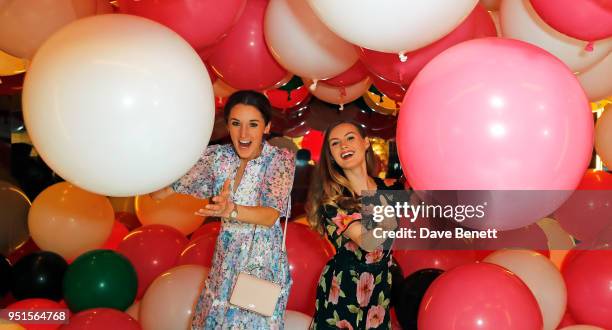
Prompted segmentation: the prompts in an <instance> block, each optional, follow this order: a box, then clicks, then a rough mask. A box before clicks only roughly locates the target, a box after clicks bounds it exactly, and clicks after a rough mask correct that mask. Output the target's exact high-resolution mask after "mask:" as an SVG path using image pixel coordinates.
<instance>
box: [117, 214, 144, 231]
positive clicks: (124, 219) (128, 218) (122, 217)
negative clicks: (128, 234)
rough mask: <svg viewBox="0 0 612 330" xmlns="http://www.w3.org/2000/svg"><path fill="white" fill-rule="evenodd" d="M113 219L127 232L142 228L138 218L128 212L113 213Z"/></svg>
mask: <svg viewBox="0 0 612 330" xmlns="http://www.w3.org/2000/svg"><path fill="white" fill-rule="evenodd" d="M115 219H116V220H117V221H119V222H121V223H122V224H123V225H125V228H127V229H128V230H134V229H136V228H138V227H140V226H142V224H141V223H140V220H138V217H137V216H136V215H135V214H133V213H130V212H115Z"/></svg>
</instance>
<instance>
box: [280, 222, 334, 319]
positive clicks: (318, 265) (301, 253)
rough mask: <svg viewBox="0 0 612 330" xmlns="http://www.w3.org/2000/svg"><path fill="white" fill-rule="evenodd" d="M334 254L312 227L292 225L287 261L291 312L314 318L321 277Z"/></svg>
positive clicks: (288, 232)
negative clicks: (322, 271)
mask: <svg viewBox="0 0 612 330" xmlns="http://www.w3.org/2000/svg"><path fill="white" fill-rule="evenodd" d="M333 254H334V252H333V247H332V246H331V244H330V243H329V242H328V241H327V240H325V238H324V237H322V236H321V235H319V234H318V233H316V232H314V231H312V230H310V228H309V227H308V226H305V225H303V224H300V223H296V222H290V223H289V224H288V227H287V257H288V259H289V269H290V271H291V279H292V280H293V284H292V286H291V291H290V293H289V301H288V302H287V310H294V311H298V312H302V313H304V314H307V315H311V316H312V315H313V314H314V309H315V304H314V301H315V300H316V295H317V283H318V282H319V275H321V270H323V267H325V264H326V263H327V261H328V260H329V259H330V258H331V256H332V255H333Z"/></svg>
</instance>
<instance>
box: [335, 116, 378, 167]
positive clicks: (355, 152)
mask: <svg viewBox="0 0 612 330" xmlns="http://www.w3.org/2000/svg"><path fill="white" fill-rule="evenodd" d="M327 143H328V144H329V150H330V152H331V155H332V157H333V158H334V160H335V161H336V163H337V164H338V166H340V167H341V168H342V169H345V170H347V169H353V168H356V167H359V166H362V165H363V164H365V161H366V150H367V149H368V148H369V147H370V141H368V139H366V138H365V137H362V136H361V135H360V134H359V130H358V129H357V127H355V126H354V125H352V124H348V123H343V124H340V125H338V126H336V127H334V128H333V129H332V130H331V131H330V132H329V139H328V141H327Z"/></svg>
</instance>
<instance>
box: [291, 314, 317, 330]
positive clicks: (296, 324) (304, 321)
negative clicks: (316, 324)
mask: <svg viewBox="0 0 612 330" xmlns="http://www.w3.org/2000/svg"><path fill="white" fill-rule="evenodd" d="M311 321H312V317H310V316H308V315H306V314H304V313H300V312H296V311H286V312H285V328H287V329H291V330H308V329H309V328H310V322H311Z"/></svg>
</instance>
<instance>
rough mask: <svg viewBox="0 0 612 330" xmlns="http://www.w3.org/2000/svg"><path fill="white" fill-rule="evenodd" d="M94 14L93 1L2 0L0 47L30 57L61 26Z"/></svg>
mask: <svg viewBox="0 0 612 330" xmlns="http://www.w3.org/2000/svg"><path fill="white" fill-rule="evenodd" d="M94 14H96V0H4V1H3V2H1V3H0V17H1V18H2V19H0V49H2V50H4V51H6V52H7V53H9V54H11V55H14V56H17V57H21V58H26V59H31V58H32V57H33V56H34V53H35V52H36V50H37V49H38V48H39V47H40V45H42V43H43V42H44V41H45V40H46V39H47V38H48V37H49V36H50V35H51V34H53V33H54V32H55V31H57V30H58V29H59V28H61V27H62V26H64V25H66V24H68V23H70V22H72V21H75V20H77V19H79V18H81V17H85V16H88V15H94Z"/></svg>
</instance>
